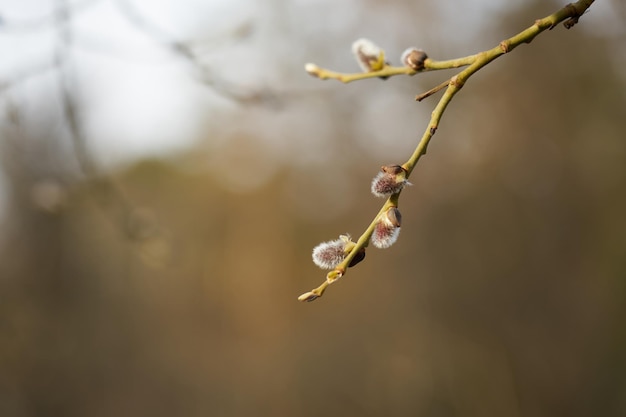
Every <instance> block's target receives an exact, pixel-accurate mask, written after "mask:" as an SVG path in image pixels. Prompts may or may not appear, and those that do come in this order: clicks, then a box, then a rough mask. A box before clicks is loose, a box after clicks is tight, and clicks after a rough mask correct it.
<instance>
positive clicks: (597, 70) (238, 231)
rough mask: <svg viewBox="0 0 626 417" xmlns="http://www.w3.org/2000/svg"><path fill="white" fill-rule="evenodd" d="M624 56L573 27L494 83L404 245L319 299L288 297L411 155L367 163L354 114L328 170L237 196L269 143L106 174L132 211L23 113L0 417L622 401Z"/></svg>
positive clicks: (470, 103) (620, 409) (447, 150)
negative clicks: (31, 129)
mask: <svg viewBox="0 0 626 417" xmlns="http://www.w3.org/2000/svg"><path fill="white" fill-rule="evenodd" d="M535 17H538V15H537V14H536V11H533V13H531V12H528V13H527V12H521V13H518V14H517V15H516V17H515V19H514V22H516V23H519V22H522V26H519V25H517V24H516V23H514V22H511V21H506V20H505V21H503V22H502V26H503V29H502V30H503V31H507V32H508V33H511V29H510V28H511V27H513V28H517V27H523V25H524V24H526V23H527V22H529V21H530V22H531V21H532V20H533V19H534V18H535ZM581 24H584V18H583V20H582V21H581ZM610 56H611V50H610V49H609V45H608V44H607V43H606V42H605V40H603V39H601V38H595V37H594V36H593V35H591V34H590V32H586V33H583V32H581V31H579V30H577V28H576V29H574V30H571V31H565V30H562V29H561V28H559V29H558V30H554V31H553V32H550V33H547V34H545V35H542V36H541V37H540V38H539V39H537V40H536V41H535V42H534V43H533V44H532V45H530V46H524V47H521V48H519V49H517V50H515V52H514V53H513V54H511V55H510V56H506V57H503V58H502V59H500V60H498V61H496V62H495V63H493V64H492V65H490V66H489V67H487V68H485V69H484V70H483V71H481V72H480V73H479V74H477V76H476V77H474V78H473V79H471V80H470V82H469V83H468V84H467V86H466V87H465V89H464V91H463V92H462V93H461V94H460V95H459V96H458V98H456V99H455V100H454V101H453V103H452V105H451V108H450V109H449V110H448V112H447V113H446V114H445V115H444V118H443V122H442V125H441V127H440V129H439V131H438V132H437V135H436V137H435V138H434V140H433V143H432V144H431V146H430V147H429V153H428V155H427V156H426V157H425V158H424V159H423V160H422V161H421V162H420V164H419V165H418V167H417V169H416V171H415V173H414V176H413V177H412V178H411V181H412V182H413V184H414V185H413V187H411V188H409V189H408V190H407V191H406V192H405V193H404V194H403V196H402V198H401V201H400V209H401V211H402V214H403V219H404V221H403V231H402V233H401V235H400V239H399V241H398V243H396V244H395V245H394V246H393V247H392V248H390V249H387V250H384V251H382V250H375V249H374V248H370V249H369V250H368V255H367V258H366V259H365V261H364V262H363V263H361V264H359V265H358V266H357V267H356V268H354V269H352V270H350V273H349V274H348V275H346V277H344V278H342V279H341V280H340V281H339V282H338V283H336V284H335V285H333V286H332V287H331V288H329V290H328V292H327V293H326V294H325V296H324V297H323V298H322V299H320V300H318V301H316V302H315V303H312V304H301V303H298V302H297V301H296V297H297V296H298V295H299V294H300V293H302V292H304V291H306V290H308V289H310V288H313V287H315V286H317V285H318V284H319V283H321V281H322V280H323V277H324V273H323V272H322V271H320V270H317V269H316V268H315V267H314V265H313V264H312V263H311V260H310V251H311V249H312V247H313V246H314V245H316V244H317V243H318V242H320V241H322V240H328V239H332V238H335V237H336V236H337V235H339V234H340V233H345V232H350V233H352V234H353V235H357V236H358V234H359V233H360V232H361V231H362V230H363V229H364V228H365V226H366V225H367V224H368V223H369V221H370V220H371V217H372V216H373V215H374V214H375V212H376V210H377V207H378V204H379V203H380V202H379V201H377V200H375V199H374V198H373V197H372V196H371V195H369V193H368V188H369V181H370V179H371V178H372V177H373V175H374V174H375V173H376V171H377V170H378V167H379V166H380V165H382V164H383V163H396V162H403V161H389V160H380V159H377V158H375V157H373V156H371V155H370V156H367V155H364V154H363V153H361V152H359V151H358V149H357V147H358V145H357V143H358V142H357V139H356V138H355V137H354V136H355V135H356V132H355V130H354V129H353V128H350V127H348V126H346V125H345V124H342V123H344V122H345V119H344V117H347V116H349V113H350V111H348V110H345V108H344V109H343V110H342V109H337V112H338V118H337V119H336V120H335V123H337V127H336V128H335V129H336V130H334V132H335V133H336V134H337V137H336V138H335V140H336V141H337V142H339V143H340V144H339V145H336V146H337V148H336V150H337V152H335V153H334V154H333V155H331V156H329V157H328V160H327V161H326V162H325V163H324V164H322V165H321V166H316V167H313V168H310V167H293V166H285V167H281V168H280V169H278V170H277V173H276V174H275V175H274V177H273V179H272V180H271V181H270V182H269V183H268V184H267V185H266V186H263V187H262V188H258V189H254V190H248V191H242V192H237V191H233V190H231V189H230V188H229V187H228V184H225V182H227V181H228V178H229V174H230V173H229V172H228V171H229V170H232V171H233V172H234V171H237V170H238V169H239V168H240V167H242V166H244V165H246V164H247V163H248V162H251V161H252V160H253V159H254V158H255V152H250V151H246V149H249V148H248V147H249V146H250V145H249V144H250V143H254V142H255V138H254V137H244V138H239V139H238V140H234V141H232V143H231V145H230V146H231V147H232V148H229V150H228V152H230V153H229V154H234V155H235V156H237V155H239V159H238V160H237V161H233V162H232V163H231V164H229V163H225V164H224V165H223V166H222V167H221V168H220V170H221V173H218V174H216V173H215V172H213V173H208V172H206V171H203V170H196V169H189V165H190V164H191V162H190V161H197V159H198V158H199V157H198V152H200V153H201V152H202V151H198V150H191V151H190V152H189V154H187V155H180V156H178V157H177V158H173V159H172V160H171V161H158V160H147V161H141V162H138V163H137V164H135V165H133V166H130V167H128V168H126V169H121V170H119V171H118V172H114V173H112V174H111V181H113V182H114V183H115V184H116V185H117V186H118V187H119V188H120V190H122V192H123V194H124V195H125V196H128V198H129V199H130V200H132V202H133V205H132V206H131V207H126V206H124V205H122V204H120V202H119V200H118V199H117V197H116V196H115V195H112V194H111V191H110V190H109V189H108V188H107V187H103V186H102V184H100V183H99V182H98V181H96V180H92V181H76V180H75V178H73V177H71V176H70V177H68V175H67V174H66V173H65V172H64V171H63V167H64V166H65V165H66V163H65V161H66V160H67V159H68V158H70V156H68V153H67V150H64V149H58V148H55V147H54V146H51V145H49V144H50V143H58V141H57V142H55V141H54V138H53V137H52V136H53V135H54V134H55V133H54V132H55V130H54V129H47V128H46V127H47V126H53V125H54V123H53V122H52V121H50V120H45V118H43V120H40V121H39V123H40V124H41V125H42V126H43V128H41V129H39V130H38V132H39V134H38V136H31V137H23V136H21V137H19V138H18V136H19V135H20V130H19V129H16V128H15V127H6V126H5V127H4V129H3V132H4V133H3V141H4V143H3V144H2V161H1V162H2V164H3V165H2V167H3V170H4V172H5V174H6V175H7V178H8V180H9V187H10V197H11V199H10V205H9V210H8V214H7V215H6V217H5V219H4V220H3V223H2V229H1V230H2V233H3V236H2V240H1V243H0V340H1V343H0V415H2V416H16V417H17V416H52V415H62V416H86V415H88V416H94V417H97V416H112V415H115V416H137V415H150V416H282V415H284V416H318V415H324V416H328V417H330V416H349V415H362V416H374V415H394V416H395V415H415V416H521V415H528V416H531V415H532V416H569V417H572V416H589V415H602V416H620V415H624V413H626V400H625V399H626V353H625V352H626V327H625V326H624V323H623V317H624V314H625V313H626V285H625V282H626V281H625V279H626V220H625V217H624V213H626V165H625V161H626V142H625V141H624V131H625V128H626V118H624V108H626V95H625V94H624V88H623V87H624V85H623V79H621V80H620V79H619V77H618V74H617V73H616V71H615V70H614V67H613V66H612V64H611V62H610V60H609V59H610ZM393 82H395V81H394V80H389V81H387V83H389V84H390V85H392V86H393V85H395V84H391V83H393ZM399 82H400V81H399ZM401 82H403V83H406V84H403V85H406V86H411V85H414V84H412V83H413V82H414V80H413V79H411V80H405V81H401ZM335 88H336V89H338V90H341V89H342V88H347V87H345V86H341V85H335ZM351 88H358V87H351ZM390 88H392V87H390ZM339 94H341V92H339ZM412 94H413V92H411V93H410V94H409V97H412ZM429 100H430V101H426V102H425V103H421V104H419V105H418V104H415V103H411V102H407V104H406V106H409V107H410V106H413V107H410V108H411V109H414V108H415V106H428V105H431V104H432V103H433V102H432V100H433V98H431V99H429ZM320 111H322V110H320ZM354 111H355V112H356V111H358V108H357V110H354ZM402 111H404V110H402ZM381 112H382V111H381ZM385 115H386V116H390V115H391V116H390V117H392V115H393V111H390V115H388V114H387V113H385ZM403 115H404V113H403ZM311 117H312V118H315V115H311ZM398 117H399V116H398ZM422 129H423V126H416V131H415V132H404V133H403V135H405V136H408V139H411V140H413V139H414V140H417V138H418V137H419V132H421V130H422ZM289 134H290V135H292V136H293V140H294V141H297V132H295V133H294V132H290V133H289ZM212 139H213V138H207V140H212ZM401 139H403V140H404V139H407V138H401ZM225 146H227V147H228V145H225ZM257 146H258V145H257ZM389 146H393V144H392V143H391V144H390V145H389ZM354 149H357V150H356V151H355V152H354V153H353V154H352V153H351V151H352V150H354ZM241 155H245V157H244V158H242V157H241ZM69 164H70V165H71V164H72V163H69ZM322 168H323V170H321V169H322ZM220 174H221V175H220ZM252 175H254V174H252ZM345 184H348V188H347V189H346V187H345ZM347 195H349V196H350V197H349V198H347V197H346V198H347V202H346V206H337V204H338V203H337V202H338V201H341V200H342V199H343V198H344V196H347ZM307 207H308V208H309V211H307V209H306V208H307ZM335 208H336V209H337V214H334V215H333V214H332V213H331V214H329V215H328V216H324V215H318V216H316V215H314V212H322V211H324V210H325V209H327V210H331V211H332V210H335Z"/></svg>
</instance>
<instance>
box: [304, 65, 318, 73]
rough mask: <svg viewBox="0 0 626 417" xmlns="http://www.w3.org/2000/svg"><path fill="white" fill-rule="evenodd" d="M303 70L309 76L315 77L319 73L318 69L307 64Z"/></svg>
mask: <svg viewBox="0 0 626 417" xmlns="http://www.w3.org/2000/svg"><path fill="white" fill-rule="evenodd" d="M304 70H305V71H306V72H308V73H309V75H313V76H317V74H318V73H319V71H320V67H318V66H317V65H315V64H312V63H310V62H309V63H308V64H306V65H305V66H304Z"/></svg>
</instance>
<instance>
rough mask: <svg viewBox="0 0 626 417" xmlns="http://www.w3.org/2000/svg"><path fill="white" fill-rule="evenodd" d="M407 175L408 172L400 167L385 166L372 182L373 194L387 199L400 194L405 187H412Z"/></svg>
mask: <svg viewBox="0 0 626 417" xmlns="http://www.w3.org/2000/svg"><path fill="white" fill-rule="evenodd" d="M406 174H407V172H406V170H405V169H404V168H402V167H401V166H400V165H387V166H383V167H382V168H381V171H380V172H379V173H378V174H377V175H376V176H375V177H374V179H373V180H372V194H374V195H375V196H376V197H385V198H386V197H389V196H391V195H393V194H397V193H399V192H400V191H401V190H402V188H404V186H405V185H411V183H410V182H409V181H408V180H407V179H406Z"/></svg>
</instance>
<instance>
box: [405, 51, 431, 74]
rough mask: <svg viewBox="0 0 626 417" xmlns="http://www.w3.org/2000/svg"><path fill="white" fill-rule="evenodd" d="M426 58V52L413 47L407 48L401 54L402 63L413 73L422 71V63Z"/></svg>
mask: <svg viewBox="0 0 626 417" xmlns="http://www.w3.org/2000/svg"><path fill="white" fill-rule="evenodd" d="M427 58H428V55H426V52H424V51H422V50H421V49H417V48H415V47H411V48H408V49H406V50H405V51H404V52H403V53H402V63H403V64H404V65H405V66H407V67H409V68H413V69H414V70H415V71H421V70H423V69H424V61H426V59H427Z"/></svg>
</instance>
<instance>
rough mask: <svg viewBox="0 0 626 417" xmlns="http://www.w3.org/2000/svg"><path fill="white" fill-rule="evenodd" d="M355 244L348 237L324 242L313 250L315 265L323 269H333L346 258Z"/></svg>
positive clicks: (343, 236) (344, 236)
mask: <svg viewBox="0 0 626 417" xmlns="http://www.w3.org/2000/svg"><path fill="white" fill-rule="evenodd" d="M354 245H355V243H354V242H353V241H352V239H350V236H348V235H341V236H339V239H336V240H331V241H328V242H323V243H320V244H319V245H317V246H316V247H315V248H314V249H313V263H315V265H317V266H319V267H320V268H322V269H333V268H335V267H336V266H337V265H339V264H340V263H341V262H343V260H344V259H345V258H346V255H347V254H348V253H350V251H351V250H352V249H353V248H354Z"/></svg>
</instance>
